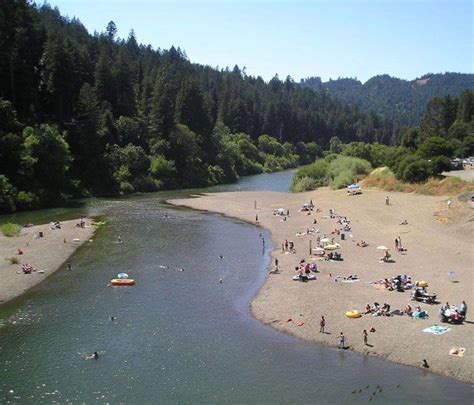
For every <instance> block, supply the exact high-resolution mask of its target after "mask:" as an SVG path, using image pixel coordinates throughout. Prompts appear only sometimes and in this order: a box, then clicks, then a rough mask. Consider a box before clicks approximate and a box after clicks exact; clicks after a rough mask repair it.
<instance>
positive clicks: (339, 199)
mask: <svg viewBox="0 0 474 405" xmlns="http://www.w3.org/2000/svg"><path fill="white" fill-rule="evenodd" d="M387 194H388V195H390V199H391V201H394V202H393V203H392V204H391V206H392V207H394V206H396V205H398V206H399V207H397V208H395V209H392V207H390V208H389V207H384V198H385V195H387ZM310 199H312V200H313V202H314V203H315V205H316V207H318V208H321V209H322V211H323V212H322V213H314V212H313V213H311V215H310V216H306V215H305V214H303V213H301V212H299V211H298V209H299V208H300V207H301V206H302V204H303V203H305V202H309V201H310ZM374 199H376V200H378V201H380V205H379V206H377V208H374V206H373V202H374V201H373V200H374ZM254 200H256V201H258V207H257V210H255V209H254V205H253V204H254ZM364 200H367V201H364ZM446 200H447V197H446V198H445V197H432V196H422V195H416V194H405V193H395V192H390V193H387V192H384V191H380V190H374V189H370V190H364V194H363V195H362V196H353V197H348V196H346V195H345V192H341V191H330V190H328V189H322V190H321V189H320V190H316V191H312V192H306V193H300V194H292V193H278V192H233V193H232V192H228V193H206V194H204V195H202V196H194V197H193V198H187V199H171V200H168V201H167V203H169V204H171V205H175V206H183V207H187V208H191V209H195V210H199V211H205V212H212V213H218V214H222V215H224V216H226V217H230V218H234V219H235V218H236V219H239V220H242V221H244V222H246V223H250V224H253V225H257V226H260V227H263V228H265V229H266V230H267V231H268V232H269V233H270V236H271V238H272V242H273V245H274V247H275V249H274V250H273V251H272V252H271V253H270V260H271V261H270V265H269V269H271V268H272V267H273V263H274V260H275V259H278V260H279V264H280V268H281V272H280V274H267V276H266V279H265V281H264V284H263V285H262V286H261V287H260V289H259V291H258V293H257V295H256V296H255V297H254V298H253V299H252V300H251V302H250V303H249V306H250V308H249V309H250V312H251V314H252V316H254V317H255V318H256V319H258V320H259V321H260V322H262V323H263V324H265V325H267V326H270V327H272V328H274V329H276V330H278V331H280V332H283V333H287V334H289V335H291V336H294V337H297V338H300V339H303V340H305V341H309V342H313V343H319V344H322V345H324V346H327V347H333V348H334V347H337V337H338V334H339V332H340V331H343V332H344V334H345V336H346V337H347V338H348V346H349V348H348V349H349V350H352V351H354V352H357V353H360V354H364V355H373V356H377V357H380V358H383V359H385V360H388V361H392V362H394V363H398V364H402V365H407V366H411V367H416V368H419V369H423V368H422V367H421V361H422V359H424V358H426V359H428V362H429V364H430V369H429V370H426V369H423V370H426V371H430V372H433V373H435V374H439V375H443V376H446V377H450V378H454V379H457V380H460V381H463V382H467V383H471V384H472V383H473V381H474V378H473V367H472V364H473V362H472V360H473V351H474V345H473V339H472V331H473V324H474V323H471V322H469V319H470V317H469V315H470V314H469V312H468V318H467V319H468V322H469V323H468V322H466V323H464V325H450V324H444V325H447V326H448V327H449V328H451V330H450V331H449V332H447V333H446V334H444V335H442V336H435V335H432V334H428V333H423V332H421V330H422V329H424V328H427V327H430V326H432V325H436V324H439V323H440V321H439V318H438V309H439V307H440V305H441V304H439V305H425V304H422V305H421V306H422V309H425V310H427V311H428V313H429V315H430V318H429V319H428V320H415V319H411V318H409V317H408V316H406V315H405V316H391V317H375V318H374V317H371V316H366V315H364V316H363V317H361V318H359V319H349V318H347V317H345V315H344V314H345V310H350V309H353V308H355V309H358V310H360V311H363V309H364V306H365V304H366V303H373V302H374V301H378V302H380V303H381V304H382V303H383V302H387V303H389V304H390V305H391V307H392V310H394V309H399V308H403V307H404V305H406V304H407V303H410V304H411V305H412V306H413V307H414V306H415V305H416V303H414V302H413V301H412V302H410V301H409V292H405V293H404V294H400V293H397V292H390V291H378V290H376V289H375V288H372V287H371V286H369V285H368V282H369V281H371V280H372V279H373V280H375V279H380V278H383V277H392V276H394V275H396V274H405V273H406V274H410V275H411V276H412V278H413V279H414V280H418V279H419V280H421V279H423V280H427V281H428V282H429V285H430V291H432V292H436V293H438V296H439V301H440V302H441V303H444V302H445V301H449V302H450V303H456V304H457V305H458V306H459V304H460V300H465V301H466V302H467V304H468V307H470V305H471V304H474V299H473V298H474V297H473V293H472V291H471V290H470V285H472V281H473V277H472V275H471V274H470V272H469V268H470V265H471V264H472V262H473V259H474V255H473V252H472V249H470V244H469V241H470V240H472V237H474V229H473V226H472V222H469V220H467V221H466V220H465V219H466V216H472V208H471V209H469V207H468V206H467V205H466V206H462V203H461V202H458V201H456V202H455V204H453V207H452V208H453V210H450V211H449V212H448V211H447V209H446V208H445V207H444V204H445V201H446ZM361 202H362V203H366V204H363V206H362V204H360V203H361ZM358 205H360V206H359V207H358ZM400 206H402V207H401V208H402V209H400ZM280 207H282V208H285V209H288V208H289V209H290V211H291V216H290V217H288V220H287V221H285V222H283V221H281V220H280V217H275V216H273V215H272V211H273V210H274V209H277V208H280ZM411 207H413V208H414V209H412V210H411V211H406V209H407V208H411ZM415 207H416V208H415ZM329 208H336V213H340V214H341V215H345V214H346V215H347V217H348V219H350V220H351V221H352V224H353V231H352V232H353V233H354V238H347V239H346V240H345V241H343V240H339V239H338V240H337V242H338V243H340V244H341V245H342V249H341V252H342V254H343V256H344V258H345V261H343V262H334V263H331V262H326V261H321V262H319V261H318V262H316V263H318V266H319V267H320V273H318V274H317V280H316V281H312V282H308V283H300V282H293V281H292V280H291V276H293V275H294V274H295V273H294V270H293V269H294V267H295V266H296V265H297V264H298V262H299V260H300V259H301V258H306V259H308V258H309V245H308V243H309V239H311V240H312V242H313V245H312V246H313V247H315V241H314V239H315V238H316V235H312V236H307V235H306V236H300V237H299V236H295V235H296V232H300V231H303V230H304V229H305V228H306V227H309V228H310V227H311V226H312V225H310V221H308V220H309V219H311V220H312V219H313V218H316V219H317V222H318V224H317V225H314V226H315V227H318V228H320V234H321V236H322V235H323V233H326V234H327V235H329V236H331V235H330V230H331V229H334V228H335V221H332V220H330V219H327V218H324V217H325V216H327V212H328V209H329ZM359 208H362V209H359ZM386 209H387V210H392V211H397V212H396V213H395V216H396V217H397V218H398V216H399V215H401V214H400V212H402V213H404V214H405V215H406V217H407V218H408V220H409V224H410V225H409V226H407V227H405V228H404V227H401V226H399V222H395V223H393V222H394V221H393V214H394V213H391V214H390V216H391V218H385V215H384V213H383V211H385V210H386ZM349 210H350V211H351V212H347V211H349ZM343 211H344V212H343ZM359 211H361V212H360V216H361V217H362V218H357V213H359ZM256 214H258V217H259V222H258V223H256V222H255V215H256ZM361 219H362V221H361ZM403 219H405V218H401V219H400V221H401V220H403ZM446 219H447V220H446ZM378 222H381V223H378ZM360 228H362V229H360ZM397 233H401V236H402V239H403V240H404V242H406V245H407V246H408V254H406V255H400V254H398V253H395V252H393V253H392V254H393V255H394V257H395V259H396V263H394V264H390V263H384V264H380V263H378V260H377V257H378V256H379V253H380V252H378V251H377V250H376V249H375V247H376V246H377V245H381V244H385V245H387V246H392V244H391V241H392V237H391V235H392V234H393V235H394V236H393V239H394V238H395V237H396V236H397V235H396V234H397ZM348 234H351V232H348ZM426 234H428V235H430V236H432V238H429V237H428V238H423V236H426ZM388 235H390V236H388ZM347 236H348V235H346V237H347ZM351 236H352V235H351ZM447 237H449V238H450V239H451V238H456V239H457V240H455V241H453V242H451V243H452V244H454V245H455V246H456V248H455V250H456V252H450V253H449V254H448V256H449V258H446V257H443V256H446V255H445V254H439V253H440V252H439V245H440V242H442V241H443V240H444V241H445V240H446V238H447ZM285 239H288V240H291V241H294V243H295V247H296V250H297V254H283V253H282V252H281V249H280V248H279V246H281V243H282V241H284V240H285ZM360 239H365V240H367V241H369V243H370V246H369V247H367V248H360V247H356V243H355V241H356V240H357V241H358V240H360ZM466 240H467V242H466ZM352 242H354V243H352ZM418 242H419V245H420V246H416V244H417V243H418ZM404 244H405V243H404ZM433 252H434V253H433ZM354 253H355V254H356V255H359V254H360V257H353V256H354ZM443 259H444V261H445V262H446V263H444V265H443V263H442V262H443ZM399 262H400V265H399ZM451 266H452V267H456V270H457V271H456V277H457V278H458V282H457V283H447V281H446V278H447V277H446V272H444V271H443V270H445V268H450V267H451ZM391 268H393V270H391ZM403 269H406V270H403ZM331 273H332V277H329V274H331ZM339 274H340V275H343V276H347V275H349V274H358V275H359V277H360V282H359V283H354V284H343V283H335V282H334V276H335V275H339ZM447 287H449V288H447ZM431 288H432V289H431ZM338 297H339V298H338ZM458 301H459V302H458ZM322 315H325V317H326V320H327V322H328V323H327V328H326V329H328V330H329V331H330V333H331V335H327V334H320V333H319V319H320V317H321V316H322ZM289 319H292V321H291V322H287V321H288V320H289ZM301 322H304V324H303V325H301V326H300V324H301ZM371 327H375V330H376V332H375V333H373V334H372V333H369V344H371V346H365V345H364V344H363V343H362V330H363V329H367V330H369V329H370V328H371ZM372 344H373V345H372ZM452 346H462V347H465V348H466V349H467V350H466V353H465V355H464V357H462V358H459V357H456V356H450V355H449V354H448V352H449V350H450V348H451V347H452Z"/></svg>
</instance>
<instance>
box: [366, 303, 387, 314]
mask: <svg viewBox="0 0 474 405" xmlns="http://www.w3.org/2000/svg"><path fill="white" fill-rule="evenodd" d="M364 314H366V315H372V316H390V315H391V313H390V305H389V304H387V303H384V304H383V306H380V305H379V303H378V302H374V305H370V304H367V305H366V306H365V312H364Z"/></svg>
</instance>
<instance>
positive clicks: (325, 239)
mask: <svg viewBox="0 0 474 405" xmlns="http://www.w3.org/2000/svg"><path fill="white" fill-rule="evenodd" d="M329 242H331V240H330V239H329V238H322V239H321V243H329Z"/></svg>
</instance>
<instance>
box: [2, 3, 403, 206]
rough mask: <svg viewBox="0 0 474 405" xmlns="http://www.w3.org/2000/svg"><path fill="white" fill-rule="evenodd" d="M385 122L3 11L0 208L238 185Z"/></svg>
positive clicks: (388, 133) (387, 137) (33, 10)
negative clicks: (238, 181) (240, 179)
mask: <svg viewBox="0 0 474 405" xmlns="http://www.w3.org/2000/svg"><path fill="white" fill-rule="evenodd" d="M397 131H398V130H397V129H394V128H393V127H392V124H391V122H390V120H383V119H380V118H379V117H378V116H376V115H374V114H372V115H367V114H364V113H361V112H360V111H359V110H358V109H357V108H356V107H354V106H351V107H348V106H346V105H343V104H342V103H340V102H338V101H335V100H334V99H333V98H331V97H329V96H328V95H327V93H326V92H325V91H316V92H315V91H312V90H310V89H307V88H302V87H301V86H299V85H297V84H295V83H294V81H293V80H292V79H291V78H290V77H287V78H286V80H284V81H282V80H279V78H278V77H274V78H273V79H272V80H270V81H269V82H268V83H267V82H265V81H264V80H263V79H262V78H261V77H253V76H248V75H246V73H245V72H244V71H242V70H241V69H239V67H237V66H235V67H234V68H233V69H232V70H229V69H217V68H212V67H209V66H202V65H198V64H193V63H191V62H190V61H189V60H188V58H187V57H186V55H185V53H184V52H183V51H181V50H180V49H179V48H174V47H172V48H171V49H169V50H162V49H154V48H152V47H151V46H149V45H140V44H139V43H138V42H137V39H136V38H135V35H134V33H133V31H132V32H130V34H129V35H128V38H127V39H121V38H119V37H118V36H117V27H116V26H115V24H114V23H113V22H112V21H111V22H110V23H109V24H108V26H107V27H106V29H105V31H104V32H102V33H94V34H93V35H91V34H89V33H88V32H87V30H86V29H85V28H84V26H83V25H82V24H81V22H80V21H79V20H78V19H68V18H65V17H63V16H61V15H60V12H59V10H57V9H52V8H51V7H50V6H48V5H47V4H46V5H43V6H41V7H39V8H37V7H36V6H32V5H29V4H28V2H27V1H26V0H16V1H14V0H5V1H3V2H2V7H1V9H0V199H1V201H0V211H11V210H15V209H29V208H33V207H40V206H48V205H55V204H61V203H62V202H64V201H65V199H67V198H69V197H70V196H72V197H78V196H83V195H90V194H92V195H104V194H117V193H130V192H135V191H152V190H158V189H164V188H173V187H189V186H206V185H211V184H216V183H221V182H230V181H235V180H236V179H237V178H238V176H239V175H246V174H251V173H259V172H262V171H274V170H282V169H285V168H287V167H294V166H297V165H299V164H304V163H308V162H310V161H312V160H313V159H314V158H315V157H316V156H317V155H318V152H319V151H320V150H321V148H325V147H327V146H328V144H329V139H330V138H331V137H333V136H336V135H337V136H338V137H339V138H340V139H341V140H342V141H343V142H350V141H353V140H362V141H367V142H371V141H378V142H382V143H390V142H393V141H394V134H396V133H397Z"/></svg>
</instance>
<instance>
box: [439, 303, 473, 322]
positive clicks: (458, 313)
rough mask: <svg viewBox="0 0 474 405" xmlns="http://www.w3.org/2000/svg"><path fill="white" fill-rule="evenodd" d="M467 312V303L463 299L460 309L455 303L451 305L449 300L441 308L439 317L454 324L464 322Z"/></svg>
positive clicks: (442, 320)
mask: <svg viewBox="0 0 474 405" xmlns="http://www.w3.org/2000/svg"><path fill="white" fill-rule="evenodd" d="M466 314H467V304H466V301H463V302H462V303H461V305H460V307H459V309H458V308H457V307H456V306H455V305H449V303H448V302H447V303H446V304H445V305H443V306H441V308H440V310H439V317H440V319H441V322H448V323H453V324H462V323H463V322H464V319H465V318H466Z"/></svg>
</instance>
